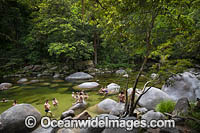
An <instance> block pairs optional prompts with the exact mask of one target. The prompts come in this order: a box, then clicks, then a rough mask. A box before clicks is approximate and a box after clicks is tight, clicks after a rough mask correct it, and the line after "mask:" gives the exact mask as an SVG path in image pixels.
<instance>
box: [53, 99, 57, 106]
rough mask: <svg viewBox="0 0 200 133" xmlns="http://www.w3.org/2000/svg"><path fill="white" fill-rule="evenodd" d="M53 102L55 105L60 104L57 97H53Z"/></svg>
mask: <svg viewBox="0 0 200 133" xmlns="http://www.w3.org/2000/svg"><path fill="white" fill-rule="evenodd" d="M52 103H53V106H54V107H57V106H58V100H57V99H56V98H53V100H52Z"/></svg>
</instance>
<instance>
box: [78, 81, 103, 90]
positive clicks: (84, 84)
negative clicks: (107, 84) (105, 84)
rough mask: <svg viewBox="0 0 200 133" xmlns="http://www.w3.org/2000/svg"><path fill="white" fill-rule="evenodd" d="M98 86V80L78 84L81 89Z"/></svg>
mask: <svg viewBox="0 0 200 133" xmlns="http://www.w3.org/2000/svg"><path fill="white" fill-rule="evenodd" d="M98 86H99V84H98V83H97V82H85V83H82V84H80V85H78V86H77V87H78V88H80V89H92V88H96V87H98Z"/></svg>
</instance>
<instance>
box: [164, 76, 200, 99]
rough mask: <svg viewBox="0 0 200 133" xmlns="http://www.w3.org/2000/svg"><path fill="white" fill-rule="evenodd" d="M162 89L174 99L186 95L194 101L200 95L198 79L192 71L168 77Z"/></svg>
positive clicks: (199, 81)
mask: <svg viewBox="0 0 200 133" xmlns="http://www.w3.org/2000/svg"><path fill="white" fill-rule="evenodd" d="M162 90H163V91H164V92H166V93H167V94H168V95H169V96H170V97H171V98H172V99H174V100H178V99H180V98H182V97H187V98H188V99H189V101H195V100H196V98H198V97H200V80H199V79H198V78H197V76H196V75H195V74H194V73H193V72H184V73H182V74H177V75H175V76H173V77H171V78H169V79H168V81H167V82H166V84H165V85H163V87H162Z"/></svg>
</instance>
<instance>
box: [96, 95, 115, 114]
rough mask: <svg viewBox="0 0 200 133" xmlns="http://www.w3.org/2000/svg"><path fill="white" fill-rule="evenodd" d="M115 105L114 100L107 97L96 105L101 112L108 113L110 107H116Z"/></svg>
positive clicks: (110, 109)
mask: <svg viewBox="0 0 200 133" xmlns="http://www.w3.org/2000/svg"><path fill="white" fill-rule="evenodd" d="M116 105H117V102H116V101H114V100H112V99H109V98H107V99H105V100H103V101H101V102H100V103H99V104H98V105H97V106H98V108H99V109H100V110H101V111H102V112H104V113H110V112H111V111H112V109H113V108H115V107H116Z"/></svg>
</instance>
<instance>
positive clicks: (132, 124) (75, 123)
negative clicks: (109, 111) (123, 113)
mask: <svg viewBox="0 0 200 133" xmlns="http://www.w3.org/2000/svg"><path fill="white" fill-rule="evenodd" d="M36 123H37V120H36V118H35V117H34V116H28V117H27V118H26V119H25V125H26V127H28V128H34V127H35V126H36ZM40 124H41V127H43V128H49V127H52V128H97V127H99V128H125V129H126V130H128V131H130V130H133V129H134V128H140V127H141V128H163V127H168V128H174V127H175V121H174V120H151V121H150V122H147V121H146V120H133V119H109V117H107V116H105V117H104V118H99V117H95V118H92V119H88V120H74V119H72V120H56V119H53V120H51V119H50V118H49V117H42V119H41V121H40Z"/></svg>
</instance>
